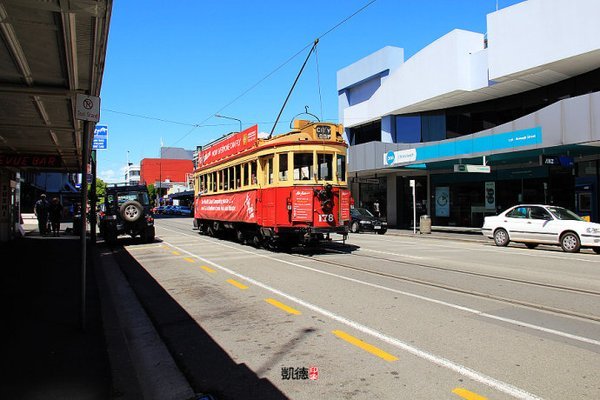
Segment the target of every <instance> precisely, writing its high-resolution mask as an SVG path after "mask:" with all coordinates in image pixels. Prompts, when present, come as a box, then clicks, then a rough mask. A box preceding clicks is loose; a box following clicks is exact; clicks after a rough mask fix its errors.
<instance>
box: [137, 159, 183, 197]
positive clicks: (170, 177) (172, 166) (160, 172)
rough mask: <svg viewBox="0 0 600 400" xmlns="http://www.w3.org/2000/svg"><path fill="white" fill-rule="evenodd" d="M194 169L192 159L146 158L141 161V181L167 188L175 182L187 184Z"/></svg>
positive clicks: (145, 183) (144, 183)
mask: <svg viewBox="0 0 600 400" xmlns="http://www.w3.org/2000/svg"><path fill="white" fill-rule="evenodd" d="M193 171H194V164H193V162H192V160H173V159H164V158H144V159H143V160H142V161H141V163H140V183H141V184H143V185H150V184H152V185H154V186H155V187H157V188H159V187H160V188H162V189H165V190H163V191H164V192H166V189H167V188H169V187H171V186H172V185H173V184H175V183H178V184H181V185H184V186H185V185H186V184H187V179H188V175H189V174H191V173H192V172H193Z"/></svg>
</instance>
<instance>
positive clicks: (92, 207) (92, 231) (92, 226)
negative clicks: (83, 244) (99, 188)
mask: <svg viewBox="0 0 600 400" xmlns="http://www.w3.org/2000/svg"><path fill="white" fill-rule="evenodd" d="M96 164H97V158H96V150H92V190H91V192H92V193H91V196H90V244H91V245H92V246H94V245H95V244H96V222H97V221H96V203H97V201H98V198H97V196H96Z"/></svg>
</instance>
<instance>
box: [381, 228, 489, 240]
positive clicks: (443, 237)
mask: <svg viewBox="0 0 600 400" xmlns="http://www.w3.org/2000/svg"><path fill="white" fill-rule="evenodd" d="M386 234H387V235H392V236H404V237H413V238H426V239H436V240H456V241H461V242H471V243H485V242H486V238H485V237H484V236H483V235H481V234H480V235H477V234H472V235H469V234H464V233H455V234H452V233H442V235H439V234H436V233H434V232H432V233H420V232H419V231H417V233H416V234H413V233H412V232H398V231H393V230H390V229H388V231H387V232H386Z"/></svg>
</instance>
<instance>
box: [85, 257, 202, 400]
mask: <svg viewBox="0 0 600 400" xmlns="http://www.w3.org/2000/svg"><path fill="white" fill-rule="evenodd" d="M94 251H95V253H96V254H95V260H96V262H97V264H96V273H97V274H98V280H99V285H98V286H99V290H100V299H101V302H102V317H103V320H105V322H104V324H103V325H104V333H105V337H106V341H107V351H108V353H109V359H110V364H111V375H112V376H113V386H114V387H113V390H115V391H116V392H118V393H119V397H120V398H127V399H129V398H137V397H139V394H140V393H141V395H142V398H143V399H147V400H188V399H193V398H194V397H195V395H194V391H193V390H192V388H191V386H190V384H189V383H188V381H187V380H186V379H185V377H184V376H183V373H182V372H181V371H180V370H179V368H178V367H177V365H176V364H175V361H174V360H173V357H172V356H171V354H170V353H169V351H168V349H167V347H166V346H165V344H164V343H163V341H162V339H161V338H160V336H159V335H158V333H157V332H156V329H155V328H154V325H153V324H152V322H151V321H150V318H149V317H148V315H147V314H146V312H145V311H144V309H143V307H142V306H141V304H140V303H139V300H138V298H137V296H136V295H135V293H134V291H133V289H132V288H131V286H130V285H129V282H128V281H127V279H126V278H125V276H124V275H123V272H122V271H121V269H120V266H119V264H118V262H117V260H116V259H115V256H114V253H113V252H112V251H111V252H105V253H101V252H100V251H99V250H98V249H95V250H94ZM106 319H108V320H106ZM123 351H125V352H126V353H127V354H122V353H123ZM131 367H132V368H133V370H134V371H133V372H131V371H128V369H129V368H131ZM124 372H125V376H124V375H123V373H124ZM127 375H129V377H128V376H127ZM132 380H135V381H137V382H135V383H137V385H135V384H133V385H132V383H133V382H131V381H132Z"/></svg>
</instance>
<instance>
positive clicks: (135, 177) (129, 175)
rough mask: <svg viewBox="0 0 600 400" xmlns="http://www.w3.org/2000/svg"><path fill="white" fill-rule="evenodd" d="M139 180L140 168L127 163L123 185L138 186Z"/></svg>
mask: <svg viewBox="0 0 600 400" xmlns="http://www.w3.org/2000/svg"><path fill="white" fill-rule="evenodd" d="M140 179H141V176H140V166H139V165H133V164H132V163H128V165H127V167H126V168H125V183H127V184H128V185H139V184H140Z"/></svg>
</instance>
